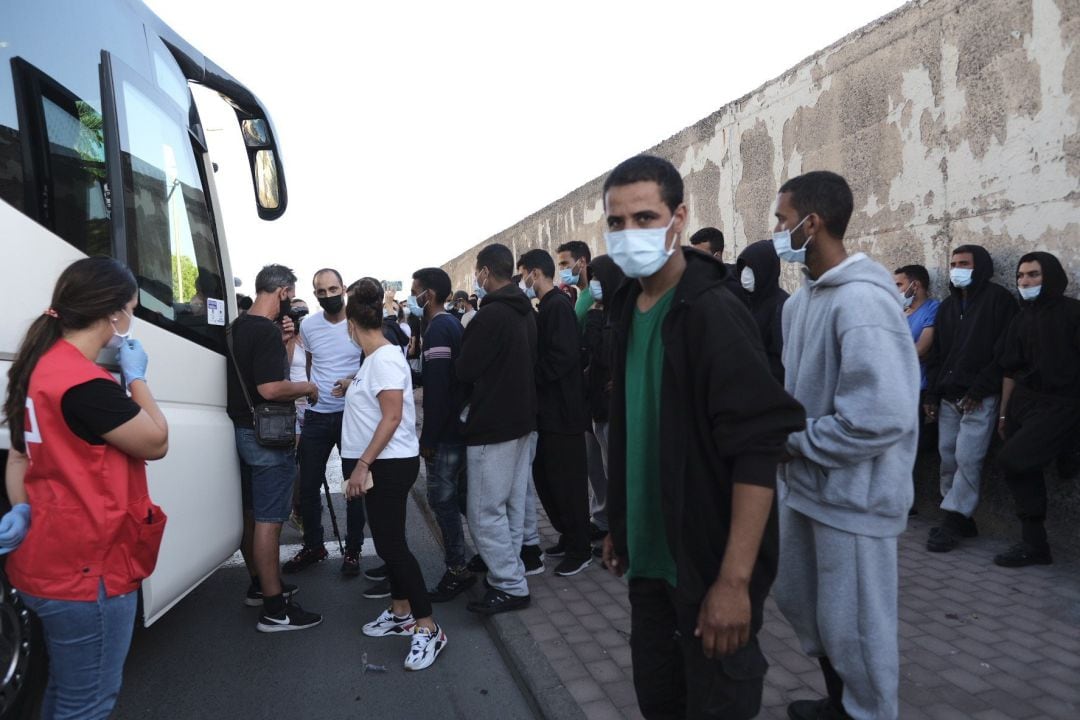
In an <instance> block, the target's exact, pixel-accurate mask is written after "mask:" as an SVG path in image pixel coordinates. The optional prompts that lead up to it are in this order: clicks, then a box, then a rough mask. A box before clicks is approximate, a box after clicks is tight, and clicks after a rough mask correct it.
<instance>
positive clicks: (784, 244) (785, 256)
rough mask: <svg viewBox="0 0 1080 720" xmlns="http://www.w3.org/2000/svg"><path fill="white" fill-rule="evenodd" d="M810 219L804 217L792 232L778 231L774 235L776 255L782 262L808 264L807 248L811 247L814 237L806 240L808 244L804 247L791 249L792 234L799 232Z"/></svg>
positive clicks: (804, 244)
mask: <svg viewBox="0 0 1080 720" xmlns="http://www.w3.org/2000/svg"><path fill="white" fill-rule="evenodd" d="M808 217H810V216H809V215H807V216H806V217H804V218H803V219H802V220H800V221H799V224H798V225H796V226H795V227H793V228H791V229H790V230H778V231H776V232H774V233H773V234H772V242H773V249H774V250H776V254H777V256H778V257H779V258H780V259H781V260H783V261H785V262H790V263H803V264H804V265H805V264H806V248H808V247H809V246H810V241H811V240H813V239H814V238H813V236H810V237H808V238H806V242H804V243H803V246H802V247H801V248H799V249H798V250H796V249H794V248H792V247H791V233H793V232H795V231H796V230H798V229H799V228H800V227H801V226H802V224H803V223H804V222H806V218H808Z"/></svg>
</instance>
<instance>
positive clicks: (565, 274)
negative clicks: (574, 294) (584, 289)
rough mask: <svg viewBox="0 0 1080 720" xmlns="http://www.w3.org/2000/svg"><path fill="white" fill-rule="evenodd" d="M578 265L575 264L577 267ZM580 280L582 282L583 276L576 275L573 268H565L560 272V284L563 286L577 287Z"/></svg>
mask: <svg viewBox="0 0 1080 720" xmlns="http://www.w3.org/2000/svg"><path fill="white" fill-rule="evenodd" d="M576 264H577V263H575V265H576ZM579 280H581V276H580V275H575V274H574V268H573V267H568V268H563V269H561V270H559V282H561V283H562V284H563V285H577V284H578V281H579Z"/></svg>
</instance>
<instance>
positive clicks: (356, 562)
mask: <svg viewBox="0 0 1080 720" xmlns="http://www.w3.org/2000/svg"><path fill="white" fill-rule="evenodd" d="M312 285H313V287H314V290H315V298H316V299H317V300H318V301H319V305H321V306H322V309H323V311H322V312H320V313H315V314H314V315H309V316H308V317H307V319H305V320H304V323H303V325H301V328H300V342H301V343H302V344H303V346H304V350H305V351H307V363H308V377H310V378H311V381H312V382H313V383H315V385H316V387H318V388H319V397H321V398H322V402H320V403H319V407H317V408H310V409H308V411H307V412H306V413H305V414H304V428H303V430H302V431H301V433H300V514H301V517H302V518H303V521H304V546H303V547H302V548H300V550H299V551H298V552H297V553H296V555H295V556H293V558H292V559H291V560H289V561H288V562H287V563H285V566H284V570H285V572H287V573H294V572H299V571H300V570H303V569H304V568H306V567H308V566H309V565H314V564H315V563H318V562H322V561H323V560H324V559H325V558H326V556H327V552H326V547H325V545H323V539H324V538H323V526H322V499H321V497H320V495H319V492H320V490H321V489H322V486H323V482H324V481H325V479H326V461H327V460H328V459H329V458H330V452H331V450H333V449H334V447H337V448H338V451H339V452H340V450H341V419H342V416H343V415H344V412H345V397H344V392H343V391H342V385H343V383H342V381H343V380H347V379H351V378H352V377H353V376H355V375H356V371H357V369H358V368H359V367H360V350H359V349H358V348H357V347H356V346H355V345H354V344H353V343H352V341H351V340H350V339H349V329H348V324H347V322H346V320H345V288H344V283H343V282H342V280H341V273H339V272H338V271H337V270H334V269H332V268H324V269H323V270H320V271H318V272H317V273H315V277H314V278H313V279H312ZM345 507H346V515H347V520H346V522H347V526H348V531H347V534H346V537H345V557H344V558H342V561H341V573H342V574H343V575H348V576H356V575H359V574H360V549H361V548H362V547H363V545H364V521H365V518H364V504H363V500H362V499H359V498H358V499H354V500H349V501H348V502H347V503H346V504H345Z"/></svg>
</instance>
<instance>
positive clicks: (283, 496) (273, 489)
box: [236, 428, 296, 523]
mask: <svg viewBox="0 0 1080 720" xmlns="http://www.w3.org/2000/svg"><path fill="white" fill-rule="evenodd" d="M236 452H237V454H238V455H239V456H240V489H241V495H242V496H243V502H244V511H245V512H248V511H250V512H251V513H252V515H253V516H254V517H255V522H260V523H283V522H285V521H286V520H288V519H289V511H290V510H291V509H292V486H293V479H294V478H295V477H296V460H295V458H296V455H295V453H294V451H293V449H292V448H276V447H266V446H264V445H260V444H259V442H258V441H257V440H256V439H255V431H254V430H253V429H251V428H236Z"/></svg>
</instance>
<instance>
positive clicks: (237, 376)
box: [228, 265, 322, 632]
mask: <svg viewBox="0 0 1080 720" xmlns="http://www.w3.org/2000/svg"><path fill="white" fill-rule="evenodd" d="M255 289H256V291H257V294H256V296H255V301H254V303H253V304H252V306H251V309H250V310H248V312H247V313H246V314H245V315H244V316H243V317H241V318H237V320H236V321H235V322H234V323H233V325H232V327H231V329H230V336H231V346H232V347H231V352H232V357H233V361H234V363H235V367H233V368H232V369H230V371H229V374H228V388H229V393H228V412H229V417H230V418H232V421H233V424H234V425H235V426H236V450H237V452H238V453H239V455H240V481H241V488H242V493H243V502H244V538H243V541H242V544H241V547H240V549H241V552H242V553H243V555H244V562H245V563H246V564H247V567H248V572H249V573H250V574H251V586H250V587H249V588H248V592H247V598H246V599H245V601H244V602H245V603H246V604H247V605H251V606H259V605H262V606H263V612H262V614H261V615H260V617H259V622H258V624H257V625H256V629H257V630H259V631H260V632H282V631H287V630H305V629H307V628H310V627H314V626H316V625H318V624H319V623H321V622H322V616H321V615H317V614H315V613H310V612H307V611H305V610H304V609H302V608H301V607H300V606H299V605H296V604H294V603H292V602H289V598H290V597H291V596H292V595H293V593H295V592H296V586H295V585H282V583H281V567H280V565H279V557H278V553H279V550H278V545H279V542H280V538H281V524H282V523H283V522H285V521H286V520H287V519H288V517H289V511H290V509H291V506H292V487H293V478H294V476H295V473H296V462H295V456H294V450H293V448H291V447H284V448H279V447H266V446H263V445H260V444H259V443H258V442H257V441H256V439H255V429H254V418H253V415H252V413H253V410H252V407H251V405H249V404H248V400H247V397H245V395H244V390H243V388H242V387H241V385H240V382H241V379H242V381H243V382H244V384H245V386H246V387H247V395H248V396H250V398H251V403H252V404H261V403H266V402H272V403H281V404H282V405H292V404H293V401H294V400H297V399H298V398H302V397H306V398H308V400H309V402H310V403H311V404H312V405H315V404H316V403H317V402H318V399H319V391H318V388H316V387H315V385H314V384H312V383H310V382H290V381H289V363H288V358H287V356H286V353H285V342H286V341H287V340H288V339H289V338H291V337H292V336H293V334H295V332H296V329H295V328H294V327H293V323H292V320H291V319H290V318H289V317H288V310H289V305H290V302H291V301H292V299H293V297H294V296H295V295H296V276H295V275H294V274H293V272H292V270H289V269H288V268H286V267H284V266H282V265H267V266H266V267H264V268H263V269H262V270H260V271H259V274H258V276H257V277H256V278H255ZM279 320H280V324H278V321H279Z"/></svg>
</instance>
